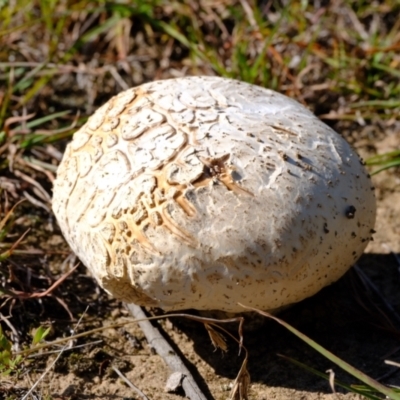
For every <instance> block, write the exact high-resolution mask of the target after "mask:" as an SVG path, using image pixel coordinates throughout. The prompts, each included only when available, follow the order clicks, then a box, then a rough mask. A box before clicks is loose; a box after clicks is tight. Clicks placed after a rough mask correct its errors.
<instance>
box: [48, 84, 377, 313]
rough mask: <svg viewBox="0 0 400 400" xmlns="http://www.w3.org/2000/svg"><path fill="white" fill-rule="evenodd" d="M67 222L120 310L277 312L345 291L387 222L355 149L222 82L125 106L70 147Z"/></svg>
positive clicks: (263, 95)
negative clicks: (346, 280)
mask: <svg viewBox="0 0 400 400" xmlns="http://www.w3.org/2000/svg"><path fill="white" fill-rule="evenodd" d="M53 209H54V212H55V214H56V217H57V220H58V222H59V224H60V227H61V230H62V232H63V234H64V236H65V237H66V239H67V241H68V242H69V244H70V246H71V247H72V249H73V250H74V251H75V252H76V253H77V255H78V256H79V257H80V258H81V260H82V261H83V263H84V264H85V265H86V266H87V267H88V268H89V269H90V270H91V272H92V273H93V275H94V276H95V277H96V278H97V280H98V281H99V283H100V285H101V286H103V287H104V288H105V289H106V290H107V291H108V292H110V293H111V294H113V295H114V296H116V297H117V298H119V299H122V300H125V301H128V302H136V303H137V304H140V305H151V306H158V307H160V308H163V309H164V310H174V309H183V308H196V309H200V310H210V309H219V310H223V311H228V312H242V311H243V309H242V308H241V307H240V306H239V305H238V302H242V303H244V304H248V305H250V304H251V305H252V306H253V307H256V308H260V309H262V310H270V311H271V310H275V309H279V308H281V307H283V306H286V305H288V304H291V303H294V302H297V301H299V300H302V299H303V298H305V297H308V296H311V295H313V294H314V293H316V292H317V291H318V290H319V289H321V288H322V287H324V286H326V285H328V284H330V283H332V282H334V281H335V280H337V279H338V278H340V276H341V275H343V274H344V272H346V270H347V269H348V268H349V267H350V266H351V265H352V263H353V262H354V261H355V259H356V258H357V257H359V256H360V254H361V253H362V252H363V250H364V248H365V246H366V245H367V243H368V240H369V238H370V236H371V231H372V229H373V226H374V221H375V198H374V195H373V192H372V191H371V182H370V179H369V176H368V174H367V172H366V171H365V169H364V167H363V165H362V164H361V163H360V161H359V158H358V156H357V155H356V154H355V152H354V151H353V149H352V148H351V147H350V146H349V145H348V144H347V143H346V142H345V141H344V139H343V138H341V137H340V136H339V135H338V134H337V133H335V132H334V131H333V130H332V129H330V128H329V127H327V126H326V125H324V124H323V123H322V122H321V121H319V120H318V119H317V118H316V117H314V116H313V115H312V114H311V113H310V112H309V111H308V110H307V109H306V108H304V107H303V106H301V105H300V104H299V103H297V102H295V101H294V100H292V99H289V98H288V97H285V96H283V95H280V94H278V93H275V92H273V91H271V90H267V89H263V88H260V87H256V86H252V85H249V84H246V83H242V82H238V81H234V80H229V79H223V78H217V77H188V78H179V79H172V80H165V81H157V82H152V83H148V84H145V85H142V86H140V87H138V88H133V89H129V90H127V91H125V92H122V93H120V94H119V95H117V96H115V97H114V98H112V99H111V100H110V101H109V102H108V103H106V104H105V105H103V106H102V107H100V108H99V109H98V110H97V111H96V113H95V114H94V115H93V116H92V117H91V118H89V120H88V122H87V123H86V125H84V126H83V127H82V128H81V129H80V130H79V131H78V132H76V133H75V135H74V138H73V140H72V142H71V143H70V144H69V145H68V147H67V150H66V152H65V154H64V158H63V160H62V162H61V164H60V167H59V170H58V173H57V179H56V181H55V184H54V198H53Z"/></svg>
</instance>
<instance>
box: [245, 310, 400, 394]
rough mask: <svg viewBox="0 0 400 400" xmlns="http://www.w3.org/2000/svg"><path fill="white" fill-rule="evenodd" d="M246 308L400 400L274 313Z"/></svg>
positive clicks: (387, 388) (383, 386)
mask: <svg viewBox="0 0 400 400" xmlns="http://www.w3.org/2000/svg"><path fill="white" fill-rule="evenodd" d="M243 307H244V308H246V309H249V310H252V311H255V312H258V313H259V314H261V315H264V316H265V317H267V318H270V319H273V320H274V321H276V322H278V324H280V325H282V326H284V327H285V328H286V329H287V330H289V331H290V332H292V333H293V334H294V335H296V336H297V337H298V338H299V339H301V340H302V341H303V342H305V343H307V344H308V345H309V346H310V347H312V348H313V349H314V350H316V351H318V353H320V354H322V355H323V356H324V357H325V358H327V359H328V360H330V361H332V362H333V363H335V364H336V365H337V366H339V367H340V368H342V369H343V370H344V371H346V372H348V373H349V374H350V375H352V376H354V377H355V378H357V379H359V380H360V381H361V382H363V383H365V384H366V385H368V386H370V387H372V388H373V389H375V390H376V391H377V392H379V393H383V394H384V395H386V396H387V398H389V399H392V400H400V393H396V392H395V391H394V390H392V389H390V388H389V387H387V386H385V385H382V384H381V383H379V382H378V381H376V380H375V379H373V378H371V377H369V376H368V375H366V374H364V372H361V371H360V370H358V369H357V368H355V367H353V366H352V365H350V364H349V363H347V362H346V361H344V360H342V359H341V358H339V357H337V356H335V355H334V354H333V353H331V352H330V351H329V350H326V349H325V348H324V347H322V346H321V345H320V344H318V343H317V342H315V341H314V340H312V339H311V338H309V337H308V336H306V335H305V334H304V333H301V332H300V331H298V330H297V329H296V328H294V327H293V326H291V325H290V324H288V323H287V322H285V321H283V320H282V319H280V318H278V317H275V316H274V315H271V314H269V313H267V312H265V311H261V310H257V309H256V308H252V307H247V306H243Z"/></svg>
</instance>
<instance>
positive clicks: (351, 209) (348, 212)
mask: <svg viewBox="0 0 400 400" xmlns="http://www.w3.org/2000/svg"><path fill="white" fill-rule="evenodd" d="M355 213H356V208H355V207H354V206H348V207H347V208H346V211H345V214H346V217H347V218H348V219H353V218H354V215H355Z"/></svg>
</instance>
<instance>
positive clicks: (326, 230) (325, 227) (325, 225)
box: [324, 222, 329, 233]
mask: <svg viewBox="0 0 400 400" xmlns="http://www.w3.org/2000/svg"><path fill="white" fill-rule="evenodd" d="M324 232H325V233H329V229H328V224H327V223H326V222H325V223H324Z"/></svg>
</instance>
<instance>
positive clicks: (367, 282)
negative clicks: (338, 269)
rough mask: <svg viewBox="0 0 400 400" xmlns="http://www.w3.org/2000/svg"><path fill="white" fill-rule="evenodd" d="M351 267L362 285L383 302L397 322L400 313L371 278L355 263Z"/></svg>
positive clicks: (399, 318) (399, 320) (399, 319)
mask: <svg viewBox="0 0 400 400" xmlns="http://www.w3.org/2000/svg"><path fill="white" fill-rule="evenodd" d="M353 268H354V270H355V271H356V272H357V274H358V276H359V277H360V280H361V282H362V283H363V284H364V286H365V287H367V288H370V289H371V290H372V291H373V292H374V293H375V294H376V295H377V296H378V297H379V299H380V300H381V301H382V302H383V304H384V305H385V306H386V309H387V310H389V311H390V312H391V314H392V317H394V318H395V319H396V320H397V322H400V315H399V314H398V313H397V311H396V310H395V309H394V307H393V306H392V305H391V304H390V303H389V301H388V300H386V298H385V296H384V295H383V294H382V293H381V291H380V290H379V288H378V287H377V286H376V285H375V284H374V283H373V282H372V281H371V279H369V277H368V276H367V274H366V273H365V272H364V271H363V270H362V269H361V268H360V267H359V266H358V265H357V264H355V265H354V267H353Z"/></svg>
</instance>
